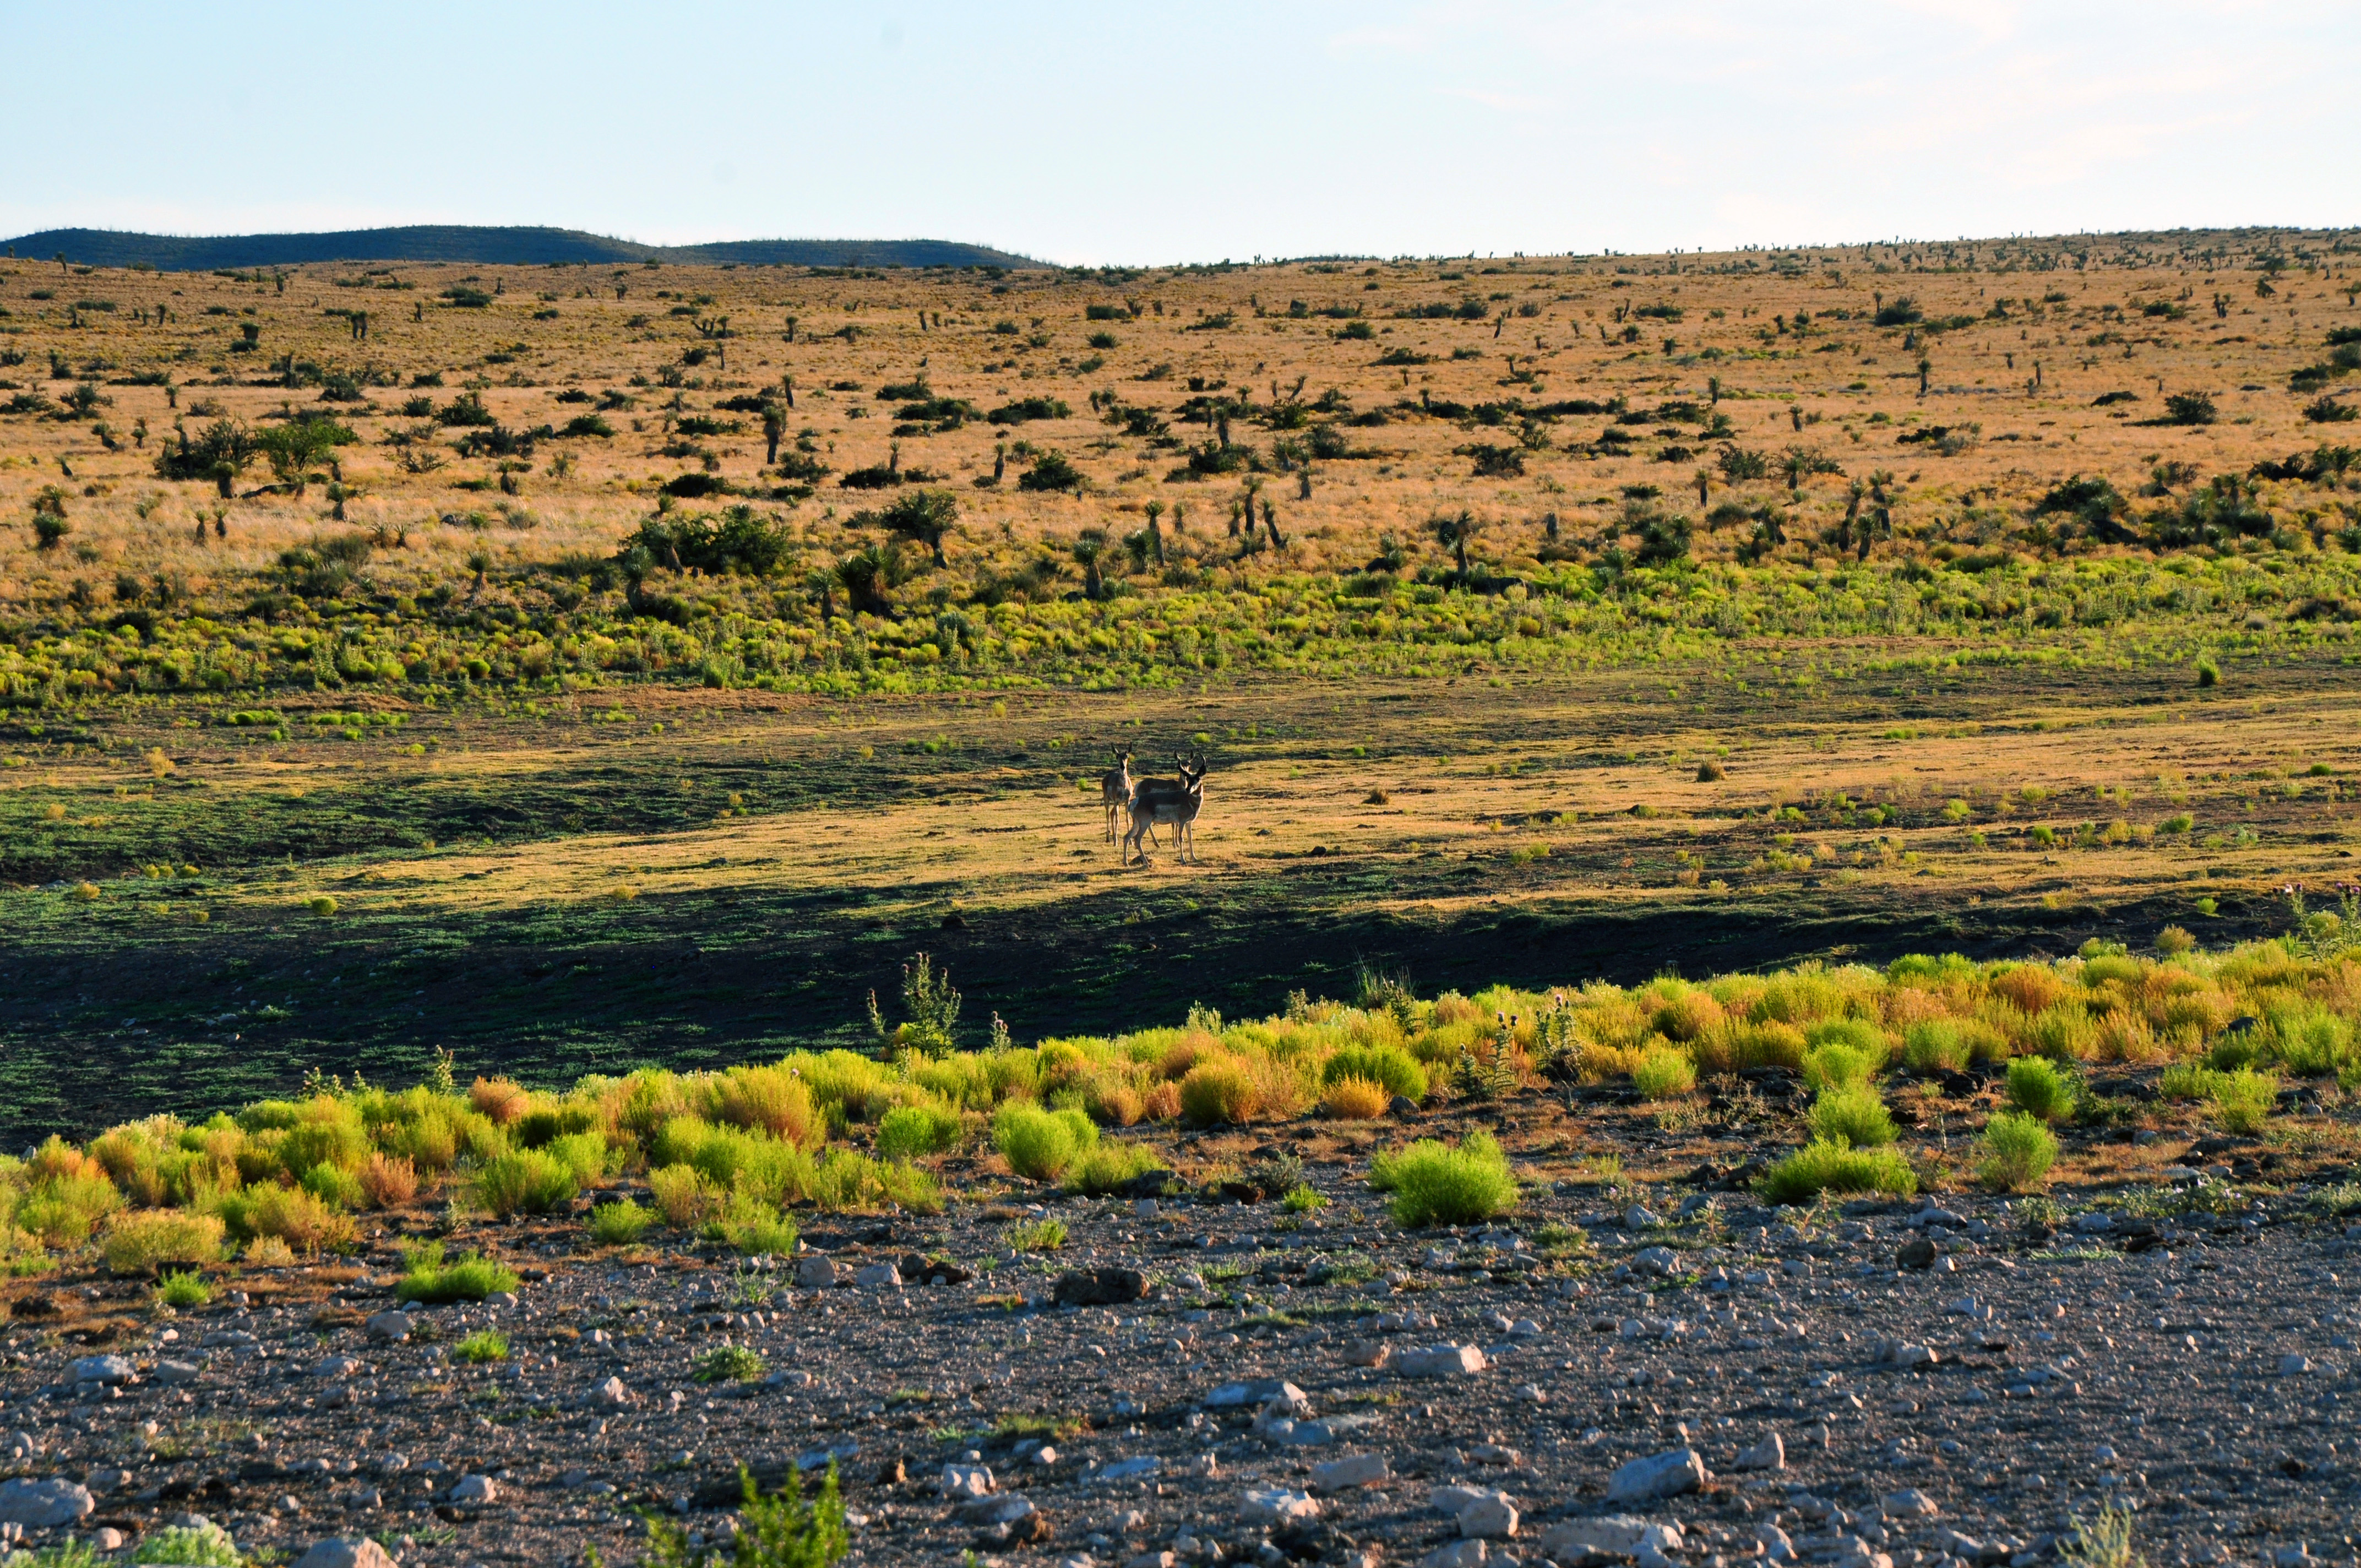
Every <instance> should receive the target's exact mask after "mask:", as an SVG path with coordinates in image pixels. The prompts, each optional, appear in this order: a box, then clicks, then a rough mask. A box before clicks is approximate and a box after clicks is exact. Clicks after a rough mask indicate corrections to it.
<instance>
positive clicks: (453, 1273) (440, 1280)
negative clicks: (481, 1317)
mask: <svg viewBox="0 0 2361 1568" xmlns="http://www.w3.org/2000/svg"><path fill="white" fill-rule="evenodd" d="M515 1288H517V1277H516V1273H515V1271H514V1270H512V1269H511V1268H509V1267H507V1266H505V1265H502V1264H499V1263H495V1262H493V1261H492V1260H491V1259H489V1258H488V1257H486V1256H484V1255H482V1254H481V1253H473V1252H471V1253H469V1254H467V1255H466V1256H464V1257H461V1258H459V1259H458V1260H457V1261H456V1262H446V1261H445V1258H444V1255H443V1244H442V1243H441V1242H422V1243H419V1244H417V1245H413V1246H412V1247H410V1248H409V1249H408V1250H407V1252H406V1254H405V1255H404V1257H403V1268H402V1274H401V1280H400V1281H399V1282H398V1283H396V1284H395V1286H394V1288H393V1294H394V1299H396V1300H399V1301H424V1302H428V1303H430V1304H432V1305H436V1306H440V1305H443V1304H445V1303H447V1302H451V1301H480V1300H482V1299H484V1298H485V1297H487V1296H497V1295H500V1294H501V1293H502V1292H504V1291H511V1290H514V1289H515Z"/></svg>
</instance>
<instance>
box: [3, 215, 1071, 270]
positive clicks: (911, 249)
mask: <svg viewBox="0 0 2361 1568" xmlns="http://www.w3.org/2000/svg"><path fill="white" fill-rule="evenodd" d="M0 245H5V246H6V247H7V248H8V251H9V254H11V255H13V256H15V257H17V258H20V259H30V260H39V261H47V260H49V259H51V258H54V257H57V256H60V255H62V256H64V258H66V259H67V260H68V261H71V262H75V263H78V264H80V265H82V266H84V267H140V266H145V267H152V268H155V269H157V270H159V271H161V272H202V271H205V270H208V269H212V268H215V267H241V268H243V267H300V266H306V265H316V264H319V263H323V262H331V261H449V262H467V263H477V264H481V265H484V266H494V267H498V266H509V267H532V266H539V265H545V264H548V263H553V262H555V263H571V262H630V261H675V262H684V263H694V264H703V265H708V266H710V265H715V264H718V263H722V262H736V263H738V264H740V265H741V266H746V267H763V266H787V267H1011V268H1015V267H1039V266H1042V265H1043V263H1041V262H1038V261H1036V260H1034V259H1033V258H1030V257H1027V256H1017V255H1015V254H1013V253H1012V252H1009V251H1005V250H994V249H992V248H991V247H988V246H981V245H961V244H959V243H957V242H956V241H953V240H947V239H741V240H725V241H722V242H721V243H719V244H716V245H634V244H632V243H631V241H630V240H623V239H609V238H608V237H607V236H605V235H596V234H585V233H583V232H582V231H580V230H578V229H551V228H489V227H483V226H480V225H468V224H422V225H413V226H412V227H407V228H391V229H343V230H339V231H337V232H335V233H331V234H243V235H217V236H196V237H190V238H183V237H181V236H175V235H161V234H122V233H117V232H115V231H114V230H112V229H44V230H42V231H41V232H40V233H39V234H28V235H23V236H18V237H17V238H16V239H12V240H5V241H0Z"/></svg>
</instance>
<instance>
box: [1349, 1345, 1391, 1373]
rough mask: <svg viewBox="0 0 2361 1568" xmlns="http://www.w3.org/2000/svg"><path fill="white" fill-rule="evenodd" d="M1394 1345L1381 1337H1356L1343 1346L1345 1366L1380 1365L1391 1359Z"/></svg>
mask: <svg viewBox="0 0 2361 1568" xmlns="http://www.w3.org/2000/svg"><path fill="white" fill-rule="evenodd" d="M1393 1354H1394V1347H1393V1346H1392V1345H1391V1344H1389V1343H1387V1342H1386V1341H1384V1340H1381V1339H1356V1340H1355V1341H1353V1342H1352V1343H1349V1344H1347V1345H1346V1346H1345V1365H1347V1366H1372V1367H1382V1366H1384V1365H1386V1363H1387V1362H1389V1361H1390V1360H1392V1359H1393Z"/></svg>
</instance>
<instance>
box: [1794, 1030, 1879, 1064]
mask: <svg viewBox="0 0 2361 1568" xmlns="http://www.w3.org/2000/svg"><path fill="white" fill-rule="evenodd" d="M1804 1044H1805V1045H1806V1047H1809V1048H1810V1049H1813V1050H1818V1049H1819V1048H1821V1047H1824V1046H1842V1047H1845V1048H1846V1049H1847V1050H1851V1051H1858V1052H1860V1053H1861V1055H1862V1056H1865V1057H1867V1058H1870V1063H1871V1067H1872V1070H1874V1069H1877V1068H1881V1067H1883V1066H1884V1065H1885V1058H1886V1053H1887V1052H1888V1051H1889V1050H1890V1049H1891V1048H1892V1042H1891V1041H1889V1040H1888V1039H1887V1038H1886V1037H1885V1031H1884V1030H1883V1029H1881V1028H1879V1027H1878V1026H1877V1025H1874V1024H1872V1023H1871V1022H1869V1020H1867V1019H1865V1018H1822V1019H1820V1020H1819V1021H1818V1022H1817V1023H1812V1024H1806V1025H1804Z"/></svg>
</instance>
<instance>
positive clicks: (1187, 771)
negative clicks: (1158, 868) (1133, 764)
mask: <svg viewBox="0 0 2361 1568" xmlns="http://www.w3.org/2000/svg"><path fill="white" fill-rule="evenodd" d="M1173 763H1174V765H1175V766H1176V767H1178V768H1179V769H1180V778H1179V779H1177V780H1174V779H1142V780H1140V781H1139V782H1138V783H1137V784H1134V785H1133V786H1132V791H1131V831H1129V832H1128V833H1126V834H1125V835H1124V836H1123V843H1124V854H1125V858H1126V860H1129V859H1131V858H1132V852H1133V851H1134V850H1137V851H1138V859H1139V860H1140V861H1146V860H1147V859H1148V851H1147V850H1145V849H1143V848H1141V845H1140V840H1142V839H1149V838H1150V837H1151V835H1152V834H1153V832H1154V829H1155V827H1156V825H1157V824H1158V823H1159V822H1162V823H1166V824H1169V825H1170V827H1171V828H1172V847H1173V849H1174V850H1176V851H1178V854H1179V858H1180V860H1182V861H1194V860H1195V859H1196V858H1197V834H1196V823H1197V814H1198V813H1199V812H1201V811H1202V810H1203V809H1204V807H1205V759H1204V756H1203V754H1202V753H1199V754H1198V755H1197V756H1195V757H1193V758H1191V759H1188V760H1185V761H1184V760H1182V759H1181V758H1179V757H1175V758H1174V759H1173Z"/></svg>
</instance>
